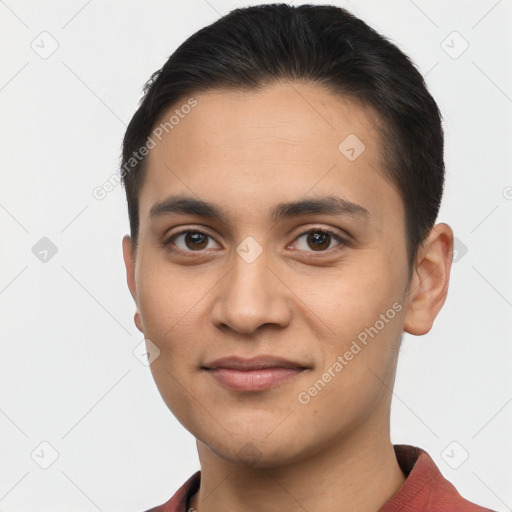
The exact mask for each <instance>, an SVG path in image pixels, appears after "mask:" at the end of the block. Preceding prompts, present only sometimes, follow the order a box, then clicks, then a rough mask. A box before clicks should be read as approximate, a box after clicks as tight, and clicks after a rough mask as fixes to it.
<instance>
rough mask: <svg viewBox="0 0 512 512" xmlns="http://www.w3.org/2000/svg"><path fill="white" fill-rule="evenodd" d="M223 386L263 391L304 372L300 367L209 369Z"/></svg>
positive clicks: (238, 389)
mask: <svg viewBox="0 0 512 512" xmlns="http://www.w3.org/2000/svg"><path fill="white" fill-rule="evenodd" d="M208 371H209V372H210V373H211V374H212V376H213V377H214V378H215V379H216V380H217V381H218V382H219V383H220V384H222V385H223V386H225V387H227V388H229V389H234V390H236V391H263V390H265V389H269V388H271V387H273V386H276V385H277V384H281V383H282V382H285V381H287V380H289V379H291V378H292V377H294V376H295V375H298V374H299V373H301V372H302V370H301V369H300V368H265V369H261V370H233V369H231V368H215V369H213V370H208Z"/></svg>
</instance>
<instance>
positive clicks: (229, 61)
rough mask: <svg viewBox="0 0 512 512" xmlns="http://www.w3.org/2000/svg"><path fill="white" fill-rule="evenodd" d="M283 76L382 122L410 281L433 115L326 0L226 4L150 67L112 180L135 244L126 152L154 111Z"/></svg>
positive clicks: (420, 231)
mask: <svg viewBox="0 0 512 512" xmlns="http://www.w3.org/2000/svg"><path fill="white" fill-rule="evenodd" d="M287 80H293V81H302V82H307V83H311V84H313V85H317V86H320V87H323V88H324V89H326V90H328V91H330V92H332V93H334V94H337V95H339V96H342V97H346V98H349V99H353V100H355V101H357V102H358V103H359V104H361V105H363V106H370V107H373V109H374V110H375V111H376V112H377V114H378V116H377V117H378V119H379V122H381V123H382V125H383V127H384V129H382V130H379V132H380V134H381V137H382V140H381V144H380V152H381V154H382V155H383V157H384V158H383V161H384V163H385V165H384V167H385V169H384V170H383V171H384V176H385V177H386V179H388V181H389V182H390V183H391V184H392V185H393V186H394V187H395V188H396V189H397V190H398V192H399V194H400V196H401V198H402V200H403V203H404V207H405V212H406V226H405V227H406V235H407V252H408V262H409V270H410V274H409V278H410V277H411V274H412V270H413V264H414V261H415V259H416V256H417V251H418V248H419V246H420V245H421V243H422V242H423V241H424V240H425V238H426V237H427V235H428V233H429V232H430V230H431V228H432V227H433V226H434V223H435V221H436V218H437V214H438V212H439V207H440V204H441V198H442V194H443V189H444V160H443V145H444V141H443V128H442V125H441V114H440V112H439V109H438V107H437V105H436V102H435V101H434V99H433V98H432V96H431V95H430V93H429V92H428V90H427V86H426V84H425V81H424V79H423V77H422V75H421V74H420V72H419V71H418V70H417V68H416V67H415V65H414V64H413V62H412V61H411V60H410V59H409V58H408V57H407V56H406V55H405V54H404V53H403V52H402V51H401V50H400V49H399V48H398V47H397V46H395V45H394V44H393V43H391V42H390V41H389V40H388V39H387V38H385V37H383V36H382V35H380V34H378V33H377V32H376V31H375V30H374V29H372V28H371V27H369V26H368V25H367V24H366V23H364V22H363V21H362V20H360V19H358V18H357V17H355V16H354V15H352V14H351V13H349V12H348V11H347V10H345V9H343V8H340V7H334V6H327V5H309V4H306V5H300V6H290V5H287V4H267V5H257V6H251V7H247V8H241V9H235V10H233V11H231V12H230V13H228V14H227V15H225V16H223V17H222V18H220V19H218V20H217V21H215V22H214V23H212V24H211V25H209V26H207V27H204V28H202V29H201V30H199V31H197V32H196V33H194V34H193V35H192V36H190V37H189V38H188V39H187V40H186V41H185V42H184V43H182V44H181V45H180V46H179V47H178V49H177V50H176V51H175V52H174V53H173V54H172V55H171V56H170V57H169V59H168V60H167V62H166V63H165V64H164V66H163V67H162V68H161V69H160V70H158V71H156V72H155V73H153V75H152V76H151V78H150V79H149V80H148V82H147V83H146V84H145V86H144V90H143V98H142V100H141V102H140V106H139V108H138V110H137V111H136V113H135V114H134V116H133V118H132V119H131V121H130V123H129V125H128V128H127V130H126V133H125V136H124V140H123V150H122V164H121V165H122V170H121V177H122V180H123V183H124V186H125V190H126V196H127V202H128V214H129V219H130V230H131V236H132V239H133V243H134V247H136V246H137V241H138V229H139V211H138V194H139V192H140V189H141V185H142V182H143V179H144V175H145V165H144V164H145V161H146V159H145V158H143V157H140V156H138V157H137V158H134V155H135V154H137V155H138V150H139V149H140V148H141V147H143V146H144V145H145V144H146V143H147V140H148V137H149V136H150V134H151V132H152V130H153V129H154V126H155V124H156V123H157V121H158V120H159V119H160V118H161V116H162V114H164V113H165V112H166V111H167V110H168V109H170V107H171V106H172V105H175V104H176V103H177V102H178V100H180V99H181V100H182V99H183V98H186V97H187V96H191V95H192V94H195V93H198V92H201V91H209V90H212V89H235V90H236V89H239V90H240V89H241V90H259V89H261V88H262V87H264V86H265V85H268V84H271V83H273V82H277V81H287ZM340 142H341V141H340Z"/></svg>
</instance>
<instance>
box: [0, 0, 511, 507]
mask: <svg viewBox="0 0 512 512" xmlns="http://www.w3.org/2000/svg"><path fill="white" fill-rule="evenodd" d="M256 3H259V2H234V1H229V0H208V1H206V0H191V1H187V2H186V3H185V2H175V1H172V2H170V1H167V2H164V1H158V2H157V1H145V2H142V1H138V2H131V3H130V2H122V1H120V0H118V1H108V2H107V1H103V2H100V1H99V0H89V1H85V0H73V1H66V2H64V1H60V2H57V1H48V0H46V1H45V2H44V3H43V2H37V1H34V0H33V1H30V2H23V1H16V0H3V1H0V47H1V59H2V60H1V62H2V64H1V66H0V109H1V114H0V123H1V133H0V135H1V155H2V158H1V171H0V172H1V177H2V180H1V188H0V223H1V224H0V232H1V234H2V238H1V240H2V242H1V244H0V251H1V254H0V258H1V260H0V261H1V263H0V311H1V313H0V322H1V324H0V328H1V344H2V345H1V357H0V461H1V463H0V510H2V511H12V512H18V511H35V510H38V511H40V512H44V511H52V512H60V511H62V512H64V511H65V512H69V511H70V510H74V511H95V510H100V511H104V512H107V511H119V510H124V511H126V512H140V511H142V510H145V509H147V508H149V507H150V506H154V505H157V504H159V503H162V502H164V501H166V500H167V499H169V497H170V496H171V495H172V494H173V493H174V492H175V490H176V489H177V488H178V487H179V486H180V485H181V484H182V483H183V482H184V481H185V480H186V479H187V478H188V477H189V476H190V475H191V474H192V473H193V472H194V471H196V470H197V469H199V463H198V459H197V455H196V447H195V442H194V439H193V438H192V436H191V435H190V434H189V433H188V432H187V431H185V430H184V428H183V427H182V426H181V425H180V424H179V423H178V422H177V421H176V420H175V419H174V417H173V416H172V414H171V413H170V412H169V411H168V410H167V408H166V406H165V404H164V403H163V401H162V399H161V398H160V395H159V393H158V390H157V388H156V386H155V385H154V383H153V380H152V377H151V374H150V370H149V368H148V367H147V366H144V365H143V364H142V363H141V362H140V361H139V359H137V358H136V357H135V355H134V353H133V351H134V349H135V348H136V347H137V346H138V345H139V344H140V342H141V341H142V339H143V337H142V335H141V333H140V332H139V331H138V330H137V329H136V328H135V326H134V324H133V313H134V305H133V302H132V299H131V296H130V294H129V291H128V288H127V286H126V281H125V270H124V264H123V260H122V253H121V238H122V236H123V235H124V234H125V233H127V232H128V218H127V214H126V208H125V199H124V195H123V194H124V192H123V190H122V188H121V187H120V186H117V187H115V188H114V189H113V190H112V191H111V192H109V193H108V194H107V195H106V197H105V198H104V199H103V200H98V199H96V198H95V197H94V196H93V190H94V189H95V187H98V186H102V185H103V184H104V183H105V182H106V181H108V180H109V179H110V178H111V176H112V175H113V174H115V173H116V172H117V166H118V162H119V152H120V144H121V139H122V136H123V133H124V130H125V125H126V124H127V123H128V121H129V120H130V118H131V116H132V115H133V113H134V111H135V109H136V106H137V102H138V100H139V99H140V94H141V88H142V85H143V84H144V82H145V81H146V80H147V79H148V78H149V76H150V74H151V73H152V72H153V71H155V70H156V69H158V68H160V67H161V66H162V65H163V63H164V62H165V60H166V59H167V57H168V56H169V55H170V54H171V53H172V51H174V49H175V48H176V47H177V46H178V45H179V44H180V43H181V42H182V41H183V40H184V39H185V38H186V37H187V36H189V35H190V34H192V33H193V32H195V31H196V30H197V29H199V28H201V27H203V26H204V25H206V24H209V23H211V22H213V21H214V20H216V19H217V18H218V17H219V16H220V15H222V14H225V13H227V12H228V11H229V10H231V9H233V8H235V7H239V6H244V5H249V4H256ZM295 3H296V4H298V2H295ZM312 3H323V2H312ZM335 4H336V5H340V6H345V7H348V8H349V9H350V10H351V11H352V12H354V13H355V14H357V15H359V16H360V17H361V18H362V19H363V20H365V21H366V22H368V23H369V24H370V25H372V26H373V27H374V28H375V29H377V30H378V31H381V32H382V33H383V34H384V35H386V36H388V37H390V38H391V39H392V40H393V41H394V42H395V43H396V44H397V45H398V46H399V47H400V48H401V49H403V50H404V51H405V52H406V53H407V54H409V55H410V56H411V57H412V58H413V60H414V61H415V62H416V63H417V65H418V66H419V68H420V70H421V71H422V72H423V74H424V75H426V79H427V82H428V85H429V87H430V90H431V92H432V94H433V95H434V97H435V98H436V100H437V101H438V104H439V106H440V108H441V110H442V112H443V115H444V126H445V130H446V166H447V171H448V173H447V187H446V195H445V197H444V203H443V206H442V209H441V213H440V215H439V218H438V221H439V222H447V223H448V224H450V225H451V226H452V228H453V229H454V231H455V234H456V236H457V238H458V240H459V242H457V243H458V246H457V247H458V254H457V260H456V262H455V263H454V265H453V267H452V277H451V283H450V292H449V295H448V299H447V302H446V305H445V306H444V309H443V310H442V311H441V313H440V314H439V316H438V318H437V321H436V323H435V327H434V328H433V329H432V331H431V332H430V333H429V334H428V335H426V336H423V337H414V336H409V335H406V338H405V341H404V345H403V349H402V351H401V355H400V362H399V370H398V375H397V382H396V388H395V394H394V401H393V407H392V440H393V442H394V443H407V444H413V445H417V446H420V447H422V448H424V449H425V450H427V451H428V452H429V453H430V454H431V456H432V457H433V459H434V460H435V462H436V464H437V465H438V466H439V468H440V470H441V471H442V473H443V474H444V475H445V476H446V477H447V478H448V479H449V480H450V481H451V482H453V484H454V485H455V486H456V487H457V489H458V490H459V492H460V493H461V494H462V495H463V496H465V497H466V498H467V499H469V500H471V501H475V502H477V503H480V504H482V505H486V506H489V507H492V508H494V509H495V510H497V511H500V512H505V511H507V510H512V509H511V507H512V488H511V486H510V481H511V477H512V449H511V448H512V441H511V436H510V433H511V432H512V429H511V427H512V404H511V401H512V386H511V373H512V372H511V371H510V370H511V361H512V349H511V343H510V339H511V330H512V329H511V322H510V320H511V318H512V316H511V308H512V289H511V265H510V262H511V261H512V254H511V253H512V251H511V245H512V244H511V236H510V233H511V222H510V220H511V210H512V200H511V199H512V175H511V173H510V162H511V152H512V150H511V147H512V145H511V143H510V141H511V136H512V126H511V125H512V123H511V119H512V116H511V113H512V99H511V98H512V71H511V67H510V62H511V57H512V56H511V53H512V52H511V46H512V45H511V41H510V38H509V35H508V30H509V28H510V26H511V22H512V0H500V1H496V0H481V1H468V0H459V1H449V2H447V1H440V0H438V1H426V0H415V1H412V0H395V1H389V0H388V1H386V2H378V1H376V0H375V1H353V2H348V1H346V2H344V1H340V2H335ZM45 31H46V32H47V34H42V35H41V33H42V32H45ZM454 31H455V32H457V33H456V34H454ZM465 41H466V42H467V44H469V47H468V48H467V49H466V50H465V51H464V52H463V53H462V54H460V52H461V51H462V50H463V49H464V47H465V45H466V43H465ZM56 44H58V48H57V49H56V51H55V52H54V53H53V54H51V55H48V54H49V52H50V51H51V50H52V49H53V46H55V45H56ZM52 45H53V46H52ZM459 54H460V55H459ZM43 57H45V58H43ZM43 237H47V238H48V239H50V240H51V242H52V243H53V244H54V245H55V246H56V247H57V253H56V254H55V255H53V256H52V254H51V252H49V253H48V254H47V256H46V259H47V261H41V260H40V258H43V257H44V252H42V253H41V252H40V251H44V247H43V246H41V247H43V248H42V249H41V247H40V246H36V248H37V249H38V250H35V252H36V254H37V255H38V256H36V254H34V253H33V250H32V248H33V247H34V246H35V245H36V244H37V243H38V242H39V241H40V239H41V238H43ZM40 243H42V244H44V243H45V242H40ZM466 250H467V252H465V251H466ZM42 442H45V443H49V444H43V445H41V443H42ZM50 445H51V446H50ZM54 451H55V452H56V453H57V454H58V457H57V458H56V460H55V461H53V459H54V458H55V457H56V453H55V452H54ZM466 452H467V454H468V455H469V458H468V459H467V460H465V461H464V458H465V457H466ZM52 462H53V463H52ZM50 463H51V465H49V467H48V468H47V469H43V468H42V467H41V465H43V466H44V465H48V464H50ZM456 466H459V467H458V469H454V467H456Z"/></svg>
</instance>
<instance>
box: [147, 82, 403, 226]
mask: <svg viewBox="0 0 512 512" xmlns="http://www.w3.org/2000/svg"><path fill="white" fill-rule="evenodd" d="M194 99H195V101H196V102H197V104H196V106H195V107H194V108H193V109H189V108H186V109H183V110H181V109H180V107H181V106H182V105H185V104H186V103H187V100H188V98H184V99H182V100H181V102H177V103H175V104H174V105H173V106H172V108H170V109H168V110H167V111H166V112H165V113H163V115H162V116H161V118H160V119H159V121H158V123H157V126H158V125H160V126H162V124H161V123H165V122H166V121H168V119H170V116H172V115H173V114H174V123H173V124H172V129H171V128H169V125H168V133H165V132H164V134H163V136H162V140H161V141H158V140H157V141H156V142H157V144H156V146H155V147H154V148H153V149H152V150H151V151H150V152H149V154H148V156H147V162H146V176H145V179H144V183H143V186H142V190H141V194H140V201H139V206H140V213H141V223H142V221H143V218H144V216H146V217H147V216H148V214H149V211H150V209H151V208H152V206H153V205H154V204H155V203H156V202H158V201H162V200H164V199H165V197H166V196H167V195H170V194H183V193H186V194H188V195H195V196H197V197H201V198H202V199H204V200H207V201H210V202H215V203H221V204H224V206H225V210H226V211H228V213H232V214H233V215H239V214H241V213H242V212H243V211H244V210H245V211H246V213H247V214H250V212H251V211H252V213H255V212H254V206H255V203H254V201H255V198H256V197H257V198H258V199H259V201H258V204H259V205H260V206H261V207H262V208H265V209H269V208H271V205H273V204H274V203H277V202H286V201H290V200H292V199H298V198H300V197H303V196H307V195H308V194H313V195H315V196H318V195H320V194H324V195H325V193H326V192H329V195H332V192H333V191H337V192H339V193H338V194H336V195H340V196H342V197H344V198H345V199H346V200H348V201H352V202H357V203H363V205H364V206H365V207H366V208H367V209H368V210H369V211H371V212H373V215H374V216H379V215H382V214H384V213H385V209H386V205H387V204H388V203H389V202H390V201H391V202H393V201H394V202H396V201H397V200H398V201H399V200H400V198H399V196H398V194H397V192H396V191H395V189H394V188H393V187H392V186H391V185H390V184H389V182H388V181H387V180H386V179H385V178H384V177H383V172H382V171H383V162H382V158H381V152H380V139H379V119H378V116H377V115H376V114H375V113H374V111H372V110H371V109H363V108H362V107H361V106H360V105H359V104H357V103H356V102H354V101H352V100H349V99H345V98H342V97H340V96H338V95H334V94H332V93H330V92H327V91H325V90H322V89H320V88H319V87H317V86H313V85H311V84H302V83H277V84H273V85H269V86H265V87H263V88H262V89H260V90H258V91H241V90H225V89H224V90H222V89H219V90H212V91H207V92H202V93H198V94H195V95H194ZM185 112H186V113H185ZM365 203H366V204H365ZM230 210H231V211H230Z"/></svg>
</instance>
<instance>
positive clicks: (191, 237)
mask: <svg viewBox="0 0 512 512" xmlns="http://www.w3.org/2000/svg"><path fill="white" fill-rule="evenodd" d="M185 245H186V246H187V247H188V248H189V249H204V248H205V247H206V246H207V245H208V235H205V234H204V233H197V232H195V231H189V232H188V233H186V234H185Z"/></svg>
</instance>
